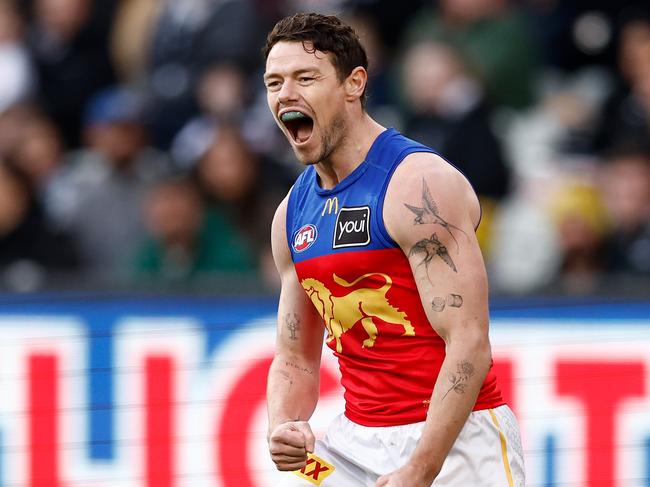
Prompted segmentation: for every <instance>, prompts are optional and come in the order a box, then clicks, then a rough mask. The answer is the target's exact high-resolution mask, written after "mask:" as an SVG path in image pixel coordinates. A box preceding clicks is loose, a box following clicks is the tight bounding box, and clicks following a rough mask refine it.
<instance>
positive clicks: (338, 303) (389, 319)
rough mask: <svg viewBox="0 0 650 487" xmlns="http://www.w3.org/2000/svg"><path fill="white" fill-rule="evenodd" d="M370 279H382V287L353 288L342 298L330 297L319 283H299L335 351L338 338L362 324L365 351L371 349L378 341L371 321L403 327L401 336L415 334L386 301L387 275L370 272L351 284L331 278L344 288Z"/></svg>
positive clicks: (337, 346) (339, 343)
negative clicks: (334, 346)
mask: <svg viewBox="0 0 650 487" xmlns="http://www.w3.org/2000/svg"><path fill="white" fill-rule="evenodd" d="M371 276H381V277H382V278H383V280H384V285H383V286H381V287H380V288H379V289H373V288H359V289H354V290H352V291H350V292H349V293H348V294H346V295H344V296H333V295H332V293H331V291H330V290H329V289H327V287H325V285H324V284H323V283H322V282H320V281H318V280H317V279H313V278H311V277H310V278H307V279H304V280H303V281H302V282H301V284H302V287H303V288H304V289H305V291H306V292H307V295H308V296H309V297H310V299H311V301H312V303H314V306H316V309H317V310H318V312H319V313H320V315H321V316H322V317H323V321H325V326H326V327H327V332H328V336H327V341H331V340H336V351H337V352H339V353H341V351H342V350H343V347H342V346H341V336H342V335H343V334H344V333H346V332H347V331H349V330H350V329H352V327H353V326H354V325H355V324H356V323H357V322H361V326H363V329H364V330H365V331H366V333H367V334H368V338H366V339H365V340H364V341H363V347H364V348H365V347H368V348H370V347H372V346H374V344H375V340H376V339H377V326H376V325H375V323H374V322H373V319H374V318H379V319H380V320H382V321H384V322H386V323H390V324H393V325H399V326H401V327H402V328H404V333H403V334H402V336H414V335H415V330H414V328H413V325H411V322H410V321H409V320H408V318H407V317H406V313H404V312H402V311H399V310H398V309H397V308H395V307H393V305H391V304H390V303H389V302H388V299H387V298H386V293H387V292H388V290H389V289H390V288H391V286H392V285H393V281H392V279H391V278H390V276H388V275H386V274H381V273H370V274H364V275H363V276H361V277H359V278H357V279H355V280H354V281H352V282H347V281H346V280H344V279H342V278H340V277H339V276H337V275H336V274H333V275H332V277H333V278H334V282H336V283H337V284H338V285H339V286H343V287H346V288H350V287H353V286H355V285H356V284H358V283H359V282H360V281H362V280H363V279H365V278H367V277H371Z"/></svg>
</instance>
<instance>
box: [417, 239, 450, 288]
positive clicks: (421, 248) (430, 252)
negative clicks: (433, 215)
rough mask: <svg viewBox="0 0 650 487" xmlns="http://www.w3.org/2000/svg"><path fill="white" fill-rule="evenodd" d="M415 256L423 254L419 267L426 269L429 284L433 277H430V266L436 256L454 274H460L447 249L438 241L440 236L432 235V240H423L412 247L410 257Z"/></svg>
mask: <svg viewBox="0 0 650 487" xmlns="http://www.w3.org/2000/svg"><path fill="white" fill-rule="evenodd" d="M415 254H422V260H421V261H420V263H419V264H418V267H420V266H421V265H424V266H425V267H426V272H427V278H428V279H429V282H431V277H430V276H429V264H430V263H431V261H432V260H433V258H434V257H436V256H438V257H440V258H441V259H442V260H443V261H444V262H445V264H447V265H448V266H449V267H450V268H451V269H452V270H453V271H454V272H458V269H456V264H454V261H453V260H452V258H451V256H450V255H449V252H447V247H445V246H444V245H443V244H442V243H441V242H440V240H438V236H437V235H436V234H435V233H434V234H433V235H431V237H430V238H423V239H422V240H420V241H419V242H417V243H416V244H415V245H414V246H413V247H411V250H410V251H409V257H412V256H413V255H415ZM431 284H433V283H431Z"/></svg>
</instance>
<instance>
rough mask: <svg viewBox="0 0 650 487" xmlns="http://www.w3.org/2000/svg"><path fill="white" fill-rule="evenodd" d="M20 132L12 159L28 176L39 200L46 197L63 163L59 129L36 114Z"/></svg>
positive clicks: (25, 123) (42, 116)
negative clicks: (50, 184)
mask: <svg viewBox="0 0 650 487" xmlns="http://www.w3.org/2000/svg"><path fill="white" fill-rule="evenodd" d="M21 129H22V130H21V131H20V136H19V138H18V140H17V141H16V144H15V146H14V148H13V150H12V151H11V159H12V161H13V162H14V163H15V164H16V165H17V166H19V167H20V168H21V169H22V170H23V171H24V172H25V174H27V176H28V177H29V179H30V181H31V183H32V185H33V186H34V189H35V190H36V192H37V193H38V194H39V197H45V196H46V193H47V190H48V186H49V183H50V182H51V180H52V178H53V177H54V175H55V174H56V173H57V171H59V170H60V169H61V166H62V165H63V163H64V161H63V159H64V155H65V148H64V146H63V140H62V139H61V135H60V134H59V131H58V129H57V127H56V125H54V123H53V122H52V121H51V120H49V119H48V118H47V117H45V116H44V115H42V114H40V113H34V116H33V117H30V118H29V119H28V120H26V121H25V122H24V124H23V125H22V127H21Z"/></svg>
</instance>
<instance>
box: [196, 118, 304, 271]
mask: <svg viewBox="0 0 650 487" xmlns="http://www.w3.org/2000/svg"><path fill="white" fill-rule="evenodd" d="M197 175H198V180H199V183H200V185H201V188H202V189H203V191H204V194H205V195H206V198H207V201H208V203H209V204H210V207H211V208H212V210H213V211H215V212H217V213H219V214H221V215H223V216H224V217H225V218H227V220H228V221H229V222H231V223H232V225H233V227H234V228H236V229H237V231H238V232H240V234H241V235H243V236H244V238H246V239H247V240H248V242H250V244H251V247H252V248H253V249H254V251H255V253H256V254H257V255H259V256H261V259H262V262H265V255H266V254H267V253H268V252H269V251H270V233H269V229H270V228H271V227H270V225H271V221H272V220H273V215H274V213H275V209H276V208H277V205H278V204H279V203H280V201H282V198H284V196H285V195H286V193H287V191H288V189H289V186H290V185H291V183H292V177H291V176H290V175H288V174H287V173H286V171H284V170H283V168H282V167H281V166H279V165H277V164H275V163H274V162H272V161H270V160H268V159H265V158H262V157H260V156H259V155H257V154H255V153H254V152H253V151H252V150H251V149H250V148H249V146H248V145H247V143H246V142H245V140H244V138H243V136H242V134H241V133H240V132H239V130H238V129H237V128H236V127H234V126H222V127H221V128H220V130H219V131H218V132H217V134H216V136H215V138H214V141H213V143H212V144H211V146H210V148H209V149H208V150H207V152H206V153H205V155H203V157H202V158H201V159H200V160H199V163H198V166H197ZM267 277H270V276H267Z"/></svg>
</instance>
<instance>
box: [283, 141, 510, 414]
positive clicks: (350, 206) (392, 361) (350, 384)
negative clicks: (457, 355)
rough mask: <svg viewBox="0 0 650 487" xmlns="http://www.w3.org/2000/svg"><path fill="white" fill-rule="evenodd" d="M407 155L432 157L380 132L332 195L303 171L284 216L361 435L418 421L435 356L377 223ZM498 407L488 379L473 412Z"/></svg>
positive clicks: (413, 296) (437, 346)
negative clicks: (375, 428) (363, 429)
mask: <svg viewBox="0 0 650 487" xmlns="http://www.w3.org/2000/svg"><path fill="white" fill-rule="evenodd" d="M414 152H433V151H432V150H431V149H429V148H428V147H425V146H423V145H421V144H419V143H417V142H414V141H412V140H410V139H408V138H406V137H404V136H403V135H401V134H399V133H398V132H397V131H395V130H394V129H388V130H385V131H384V132H382V133H381V134H380V135H379V136H378V137H377V139H376V140H375V141H374V143H373V145H372V147H371V148H370V150H369V151H368V154H367V156H366V159H365V160H364V161H363V162H362V163H361V164H360V165H359V166H358V167H357V168H356V169H355V170H354V171H353V172H352V173H351V174H349V175H348V176H347V177H346V178H345V179H344V180H343V181H341V182H340V183H339V184H338V185H336V187H334V188H333V189H329V190H325V189H322V188H321V187H320V185H319V182H318V176H317V173H316V170H315V169H314V167H313V166H310V167H308V168H307V169H306V170H305V171H304V172H303V173H302V174H301V175H300V177H299V178H298V180H297V181H296V183H295V185H294V187H293V190H292V191H291V195H290V197H289V202H288V207H287V239H288V242H289V246H290V247H291V255H292V258H293V262H294V264H295V268H296V273H297V276H298V280H299V281H300V283H301V285H302V287H303V288H304V290H305V292H306V293H307V295H308V296H309V298H310V299H311V301H312V302H313V304H314V306H315V307H316V309H317V310H318V312H319V313H320V315H321V316H322V318H323V320H324V322H325V327H326V329H327V338H326V340H327V344H328V346H329V347H330V348H331V349H332V350H333V351H334V354H335V355H336V356H337V357H338V361H339V367H340V369H341V384H342V385H343V387H344V389H345V414H346V416H347V417H348V418H349V419H350V420H352V421H354V422H356V423H358V424H361V425H364V426H393V425H400V424H407V423H413V422H418V421H424V420H425V419H426V412H427V408H428V404H429V400H430V398H431V393H432V391H433V387H434V384H435V382H436V378H437V376H438V373H439V371H440V367H441V365H442V361H443V360H444V357H445V344H444V341H443V340H442V338H440V336H438V334H437V333H436V332H435V331H434V330H433V328H432V327H431V324H430V323H429V321H428V319H427V317H426V314H425V312H424V309H423V308H422V303H421V301H420V297H419V295H418V291H417V288H416V285H415V280H414V278H413V274H412V272H411V267H410V265H409V262H408V260H407V258H406V256H405V255H404V252H402V250H401V249H400V248H399V246H398V245H397V244H396V243H395V242H394V241H393V239H392V238H391V237H390V235H389V234H388V232H387V230H386V228H385V226H384V221H383V216H382V215H383V202H384V196H385V193H386V188H387V186H388V183H389V181H390V178H391V175H392V174H393V171H394V170H395V168H396V167H397V166H398V165H399V163H400V162H401V161H402V160H403V159H404V158H405V157H406V156H407V155H409V154H411V153H414ZM501 404H503V400H502V399H501V393H500V392H499V389H498V387H497V384H496V378H495V376H494V374H493V373H492V372H490V373H489V374H488V376H487V378H486V380H485V382H484V384H483V386H482V389H481V392H480V394H479V397H478V400H477V402H476V406H475V408H474V409H475V410H478V409H486V408H494V407H497V406H499V405H501Z"/></svg>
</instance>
